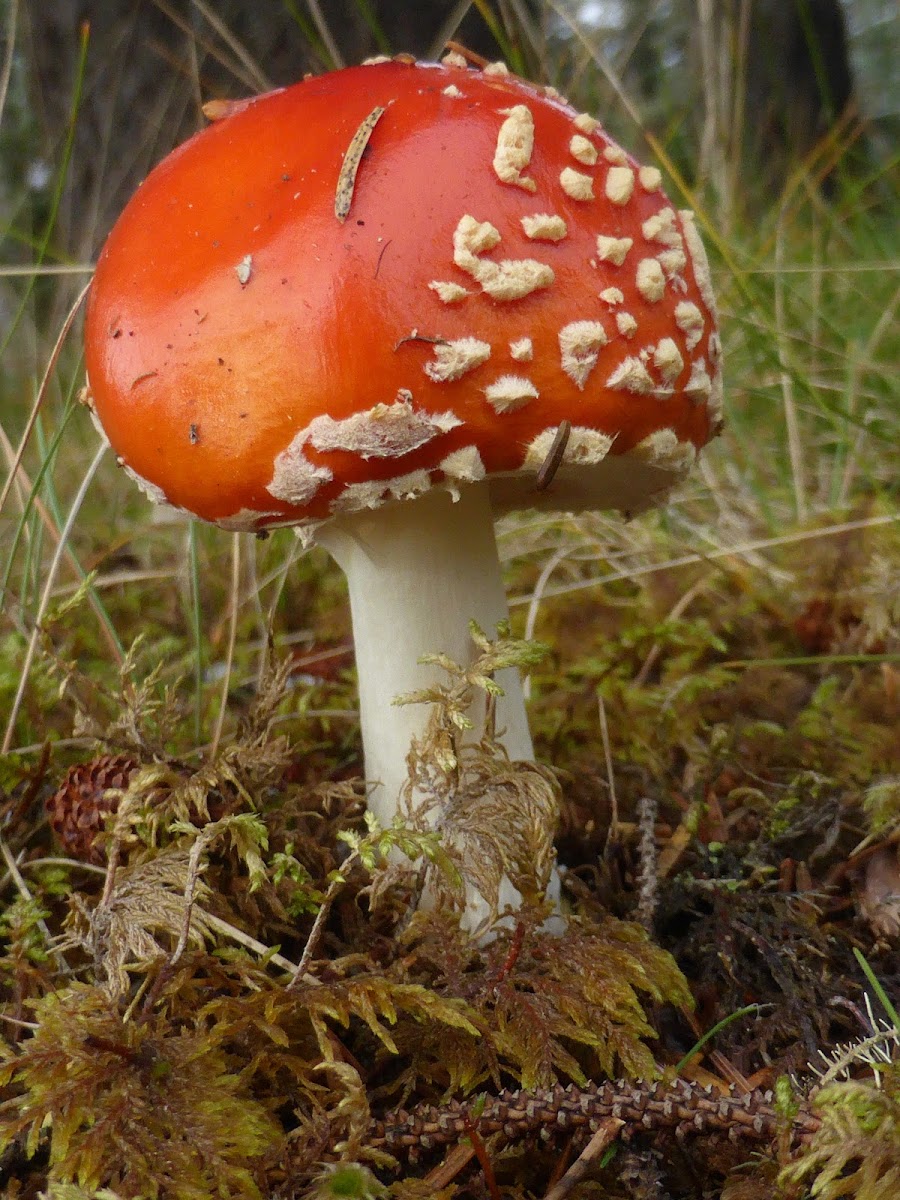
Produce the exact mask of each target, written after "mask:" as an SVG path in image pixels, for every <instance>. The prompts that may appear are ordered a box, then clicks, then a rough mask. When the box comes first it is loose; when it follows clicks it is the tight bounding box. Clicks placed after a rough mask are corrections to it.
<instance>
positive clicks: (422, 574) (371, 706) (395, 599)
mask: <svg viewBox="0 0 900 1200" xmlns="http://www.w3.org/2000/svg"><path fill="white" fill-rule="evenodd" d="M316 540H317V541H318V542H319V543H320V544H322V545H323V546H324V547H325V549H326V550H328V552H329V553H330V554H331V555H332V557H333V558H334V559H335V560H336V561H337V563H338V565H339V566H340V567H341V568H342V570H343V571H344V574H345V575H346V576H347V584H348V587H349V591H350V608H351V613H352V617H353V640H354V643H355V649H356V668H357V674H358V676H359V706H360V720H361V724H362V737H363V749H364V752H365V770H366V779H367V780H369V781H370V785H371V791H370V793H369V807H370V809H371V810H372V811H373V812H374V813H375V815H376V816H377V817H378V819H379V821H380V822H381V823H382V824H383V825H387V824H390V822H391V821H392V820H393V818H394V816H395V815H396V813H397V811H398V807H399V800H400V793H401V790H402V788H403V785H404V783H405V782H406V779H407V767H406V756H407V754H408V752H409V748H410V743H411V740H412V739H413V738H414V737H419V736H421V734H422V733H423V731H424V728H425V724H426V722H427V719H428V711H427V706H425V705H421V704H408V705H395V704H394V703H393V700H394V698H395V697H396V696H399V695H402V694H404V693H406V692H412V691H417V690H419V689H421V688H425V687H428V686H430V685H433V684H434V683H436V682H444V681H445V675H444V672H443V671H441V670H440V669H439V668H437V667H433V666H428V665H424V664H422V663H420V662H419V661H418V660H419V659H420V658H421V657H422V656H423V655H426V654H435V653H444V654H447V655H449V657H450V658H452V659H454V660H455V661H456V662H461V663H468V662H471V661H472V657H473V651H474V647H473V644H472V640H471V637H470V636H469V622H470V621H471V620H472V619H474V620H475V621H477V622H478V624H479V625H480V626H481V628H482V629H483V630H484V631H485V632H486V633H487V634H488V636H492V635H493V634H494V632H495V630H496V626H497V623H498V621H501V620H504V619H505V618H506V617H507V615H508V609H507V604H506V595H505V592H504V590H503V581H502V579H501V576H500V565H499V560H498V556H497V543H496V540H495V538H494V523H493V517H492V514H491V506H490V498H489V495H488V490H487V486H486V484H482V483H477V484H469V485H466V486H465V487H463V488H461V489H460V495H459V499H457V500H454V499H453V498H452V497H451V495H450V494H449V493H448V492H446V491H444V490H442V489H437V488H436V489H434V490H432V491H430V492H428V493H427V494H426V495H424V496H421V497H419V498H418V499H416V500H410V501H402V502H400V503H396V504H389V505H385V506H384V507H383V508H380V509H378V510H377V511H368V510H367V511H366V512H362V513H354V514H352V515H350V516H341V517H336V518H334V519H332V520H331V521H329V522H328V523H327V524H326V525H324V526H322V527H320V529H319V530H318V531H317V534H316ZM497 682H498V683H499V685H500V686H501V687H502V688H503V690H504V695H503V696H501V697H498V701H497V729H498V731H500V733H499V741H500V742H501V743H502V744H503V746H504V747H505V748H506V751H507V753H508V754H509V757H510V758H511V759H527V760H529V761H530V760H531V759H532V758H533V751H532V745H531V735H530V734H529V732H528V722H527V718H526V714H525V701H524V697H523V695H522V685H521V680H520V679H519V675H518V672H517V671H515V670H508V671H503V672H501V673H500V674H499V675H498V678H497ZM479 709H480V711H474V712H471V713H470V714H469V716H470V718H471V719H472V721H473V723H474V726H475V728H474V730H473V732H472V737H477V736H479V735H480V733H481V730H482V725H483V720H484V704H483V699H482V700H480V702H479Z"/></svg>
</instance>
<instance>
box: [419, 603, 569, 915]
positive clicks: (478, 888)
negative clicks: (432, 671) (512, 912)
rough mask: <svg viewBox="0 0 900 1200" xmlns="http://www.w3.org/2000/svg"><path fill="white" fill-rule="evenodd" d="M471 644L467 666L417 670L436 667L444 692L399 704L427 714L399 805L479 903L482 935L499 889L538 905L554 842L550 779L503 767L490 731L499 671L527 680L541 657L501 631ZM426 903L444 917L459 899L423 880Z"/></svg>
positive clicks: (434, 690)
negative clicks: (479, 721)
mask: <svg viewBox="0 0 900 1200" xmlns="http://www.w3.org/2000/svg"><path fill="white" fill-rule="evenodd" d="M470 632H471V635H472V640H473V641H474V642H475V645H476V647H477V649H478V651H479V653H478V654H477V655H476V656H475V658H474V660H473V662H472V663H471V664H470V665H464V664H461V663H457V662H454V661H453V660H452V659H450V658H448V657H447V656H446V655H429V656H428V657H427V659H426V660H425V661H427V662H429V663H431V664H432V665H436V666H439V667H441V668H442V669H443V670H444V671H445V672H446V674H447V677H448V678H447V681H446V682H445V683H440V684H436V685H434V686H432V687H430V688H426V689H423V690H422V691H419V692H414V693H410V694H409V695H407V696H403V697H401V698H400V699H399V700H398V701H397V703H401V704H429V705H430V706H431V710H430V713H429V717H428V723H427V725H426V728H425V732H424V733H423V735H422V736H421V738H416V739H414V740H413V743H412V746H411V748H410V752H409V755H408V758H407V764H408V769H409V779H408V782H407V784H406V787H405V789H404V794H403V797H402V800H403V803H404V805H405V806H406V808H407V809H408V811H409V812H410V814H412V813H413V812H415V813H416V817H415V818H413V817H412V815H411V816H410V819H411V820H412V819H416V820H421V817H422V815H427V818H428V819H429V820H430V821H431V822H432V823H433V824H434V826H435V827H436V828H437V830H438V831H439V832H440V834H441V837H442V840H443V843H444V846H445V848H446V850H447V853H448V855H449V856H450V858H451V859H452V860H453V862H454V865H455V866H456V868H457V869H458V871H459V873H460V875H461V876H462V878H463V880H464V882H465V883H466V884H467V885H468V887H469V889H470V890H474V891H475V892H477V893H478V894H479V895H480V897H481V898H482V900H483V901H484V903H485V905H486V908H487V913H486V916H485V917H484V925H485V926H489V925H491V924H493V923H494V922H495V921H496V919H497V917H498V916H499V910H500V904H501V896H502V890H503V884H504V881H505V880H508V881H510V882H511V883H512V884H513V886H514V887H515V888H516V889H517V890H518V892H519V893H520V894H521V895H522V896H523V897H525V898H526V899H527V900H530V901H531V902H532V903H540V902H541V900H542V898H543V896H544V894H545V892H546V888H547V884H548V881H549V878H550V872H551V870H552V867H553V861H554V852H553V836H554V834H555V832H556V824H557V815H558V811H559V785H558V783H557V781H556V777H555V776H554V775H553V774H552V772H551V771H549V770H548V769H547V768H545V767H541V766H538V765H537V764H535V763H527V762H515V763H512V762H510V761H509V759H508V757H507V755H506V752H505V750H504V749H503V746H502V745H501V744H500V743H499V741H498V740H497V737H496V730H495V728H494V701H495V699H496V697H497V695H499V694H502V689H501V688H500V687H499V685H498V684H497V683H496V682H495V681H494V675H495V673H496V672H497V671H502V670H507V669H509V668H510V667H515V668H517V669H520V670H527V669H528V668H530V667H531V666H533V665H534V664H535V663H536V662H538V661H540V659H541V658H542V657H543V656H544V654H545V653H546V649H545V647H543V646H540V645H537V644H536V643H532V642H525V641H522V640H521V639H519V638H514V637H512V636H511V635H510V633H509V628H508V625H506V624H505V623H504V624H501V625H500V626H499V627H498V632H497V637H496V639H494V640H491V639H490V638H488V637H486V635H485V634H484V633H483V631H482V630H481V629H480V628H479V627H478V625H477V624H475V623H474V622H473V623H472V624H471V625H470ZM479 691H481V692H483V693H484V697H485V705H486V716H485V723H484V733H483V736H482V737H481V738H480V739H478V740H475V741H473V740H471V739H468V740H467V736H466V735H467V734H468V733H469V731H470V729H471V725H472V723H471V720H470V717H469V715H468V714H469V713H470V711H471V710H472V707H473V703H474V700H475V696H476V693H477V692H479ZM428 886H429V891H430V893H431V895H432V897H433V899H432V902H433V903H435V904H437V905H439V906H444V907H447V908H449V909H453V908H457V909H458V908H460V907H461V906H462V903H463V897H462V894H461V893H460V892H459V891H454V890H452V889H449V888H448V887H447V885H446V880H442V879H440V878H438V877H437V876H436V873H435V872H432V873H431V876H430V877H429V880H428Z"/></svg>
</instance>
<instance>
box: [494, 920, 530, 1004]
mask: <svg viewBox="0 0 900 1200" xmlns="http://www.w3.org/2000/svg"><path fill="white" fill-rule="evenodd" d="M524 941H525V922H524V921H518V922H517V923H516V928H515V932H514V933H513V936H512V941H511V942H510V946H509V953H508V954H507V955H506V958H504V960H503V962H502V963H501V964H500V966H499V968H498V970H497V973H496V975H495V976H494V978H493V979H492V980H491V984H492V987H493V990H494V993H495V994H496V992H497V989H498V988H499V987H500V984H501V983H502V982H503V980H504V979H506V978H507V976H508V975H509V973H510V971H511V970H512V969H513V967H514V966H515V965H516V963H517V961H518V959H519V955H520V954H521V953H522V944H523V943H524Z"/></svg>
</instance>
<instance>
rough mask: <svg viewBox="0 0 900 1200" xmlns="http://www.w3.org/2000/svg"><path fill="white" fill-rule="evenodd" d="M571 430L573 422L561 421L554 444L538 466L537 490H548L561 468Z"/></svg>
mask: <svg viewBox="0 0 900 1200" xmlns="http://www.w3.org/2000/svg"><path fill="white" fill-rule="evenodd" d="M571 432H572V422H571V421H560V423H559V428H558V429H557V431H556V437H555V438H554V439H553V445H552V446H551V447H550V449H549V450H548V452H547V457H546V458H545V459H544V461H543V462H542V463H541V465H540V466H539V467H538V473H537V475H536V477H535V481H534V490H535V491H536V492H544V491H546V490H547V488H548V487H549V486H550V484H551V483H552V482H553V476H554V475H555V474H556V472H557V471H558V470H559V468H560V466H561V464H562V460H563V457H564V455H565V453H566V446H567V445H568V444H569V435H570V434H571Z"/></svg>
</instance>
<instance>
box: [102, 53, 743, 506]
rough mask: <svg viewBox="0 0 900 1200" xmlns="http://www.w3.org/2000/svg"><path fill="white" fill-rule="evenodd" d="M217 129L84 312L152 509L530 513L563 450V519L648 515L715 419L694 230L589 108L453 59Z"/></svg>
mask: <svg viewBox="0 0 900 1200" xmlns="http://www.w3.org/2000/svg"><path fill="white" fill-rule="evenodd" d="M220 114H221V115H220ZM217 115H219V117H220V119H217V120H215V121H214V123H213V124H212V125H210V126H209V128H207V129H205V130H204V131H203V132H202V133H199V134H198V135H196V136H195V137H193V138H192V139H191V140H190V141H188V142H186V143H185V144H184V145H182V146H181V147H179V148H178V149H177V150H175V151H174V152H173V153H172V154H170V155H169V156H168V158H166V159H165V160H164V161H163V162H162V163H161V164H160V165H159V166H158V167H157V168H156V169H155V170H154V171H153V172H152V173H151V174H150V176H149V177H148V178H147V180H146V181H145V182H144V184H143V185H142V186H141V187H140V189H139V190H138V192H137V193H136V195H135V196H134V197H133V199H132V200H131V201H130V203H129V204H128V206H127V207H126V209H125V211H124V212H123V214H122V216H121V217H120V219H119V221H118V223H117V224H116V226H115V228H114V229H113V231H112V233H111V234H110V237H109V239H108V241H107V243H106V245H105V247H104V249H103V252H102V254H101V256H100V261H99V263H98V265H97V271H96V275H95V277H94V282H93V286H92V289H91V295H90V302H89V308H88V315H87V334H86V346H87V367H88V376H89V381H90V385H89V397H90V398H89V403H90V405H91V408H92V410H93V411H94V413H95V415H96V418H97V420H98V422H99V423H100V425H102V427H103V429H104V430H105V433H106V436H107V437H108V438H109V441H110V442H111V444H112V446H113V447H114V448H115V450H116V452H117V454H118V455H119V461H120V462H122V463H123V465H125V466H126V468H128V469H129V470H130V471H131V472H132V473H134V474H135V475H136V476H137V477H138V479H139V481H140V482H142V483H143V484H144V485H145V487H146V488H147V490H148V491H149V492H150V493H151V494H152V495H153V496H154V498H155V499H158V500H165V501H167V502H168V503H170V504H173V505H175V506H178V507H181V508H184V509H187V510H189V511H190V512H192V513H194V514H196V515H197V516H200V517H202V518H204V519H206V520H208V521H214V522H217V523H218V524H220V525H223V526H226V527H228V528H237V529H259V528H263V527H265V526H267V525H275V524H292V523H303V522H315V521H320V520H323V519H326V518H328V517H329V516H331V515H333V514H335V513H340V512H352V511H355V510H359V509H363V508H367V507H370V508H371V507H377V506H378V505H379V504H381V503H383V502H385V501H389V500H392V499H400V498H407V497H412V496H415V495H418V494H420V493H421V492H423V491H425V490H427V489H428V488H430V487H432V486H435V485H443V486H449V487H451V488H453V487H455V486H458V485H459V484H460V483H461V482H465V481H469V480H472V481H474V480H478V479H481V478H485V477H487V478H488V479H489V480H490V483H491V488H492V492H493V493H494V496H495V499H496V500H497V502H498V503H499V504H500V505H501V506H506V505H509V504H513V503H521V504H533V503H535V502H536V501H537V500H539V499H540V495H539V493H537V492H536V491H535V474H536V472H537V471H538V470H539V468H540V467H541V465H542V463H544V462H545V460H546V459H547V456H548V454H550V453H551V451H552V450H553V449H554V446H555V452H556V453H558V454H559V456H560V459H561V466H560V469H559V472H558V475H557V479H556V480H555V481H554V485H553V489H552V503H553V506H554V507H556V508H581V507H587V506H591V507H593V506H596V507H601V506H611V507H619V508H628V509H632V508H635V507H639V506H641V505H643V504H646V503H649V502H652V501H653V500H654V499H655V498H657V497H658V496H660V495H661V494H663V493H665V491H667V490H668V488H669V487H670V486H671V484H672V483H673V482H675V481H677V479H678V478H680V477H681V475H683V474H684V472H685V471H686V470H687V468H688V467H689V466H690V464H691V463H692V461H693V459H694V458H695V457H696V451H697V450H698V449H699V448H700V447H701V446H703V445H704V443H705V442H706V441H707V440H708V439H709V437H710V436H711V434H713V433H714V432H716V431H717V429H718V427H719V425H720V423H721V420H720V412H721V394H722V389H721V376H720V371H719V340H718V335H717V332H716V317H715V311H714V301H713V297H712V290H711V286H710V278H709V271H708V267H707V264H706V259H705V255H704V253H703V248H702V244H701V242H700V238H699V236H698V234H697V233H696V231H695V228H694V224H693V218H692V216H691V214H690V213H683V212H682V213H679V212H676V211H675V209H674V208H673V207H672V205H671V204H670V203H669V201H668V200H667V198H666V197H665V195H664V194H663V192H662V191H661V190H660V182H661V179H660V174H659V172H658V171H657V170H656V169H655V168H653V167H639V166H638V165H637V163H635V161H634V160H633V159H632V158H630V157H629V156H628V155H627V154H626V153H625V152H624V151H623V150H622V149H621V148H620V147H619V146H617V145H616V144H615V143H614V142H612V141H611V140H610V138H609V137H607V135H606V134H605V133H604V132H603V130H602V129H601V128H600V126H599V123H598V122H596V121H595V120H594V119H593V118H591V117H588V116H586V115H584V114H582V115H579V114H577V113H576V112H575V111H574V110H573V109H571V108H570V107H569V106H567V105H566V104H565V103H563V102H562V101H561V100H559V99H557V98H555V94H553V93H551V94H547V93H545V92H544V91H543V90H542V89H540V88H536V87H533V86H530V85H528V84H525V83H523V82H522V81H520V80H518V79H516V78H513V77H512V76H510V75H509V74H507V73H505V71H502V70H500V69H491V68H488V69H487V70H485V71H478V70H471V69H467V68H466V67H465V65H464V64H462V63H461V61H453V59H452V56H451V65H445V66H431V65H423V64H416V63H411V62H408V61H389V62H382V63H378V64H375V65H370V66H362V67H355V68H350V69H347V70H343V71H336V72H334V73H331V74H327V75H323V76H320V77H318V78H312V79H309V80H306V81H304V82H303V83H300V84H297V85H296V86H293V87H289V88H286V89H284V90H281V91H277V92H273V93H270V94H268V95H265V96H260V97H259V98H257V99H255V100H251V101H247V102H242V103H237V104H224V105H222V104H219V105H218V106H217ZM564 423H567V424H564ZM561 427H562V429H563V431H564V432H565V433H566V434H567V435H568V436H567V438H564V437H562V436H560V428H561ZM564 441H565V445H564V446H563V442H564Z"/></svg>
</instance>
